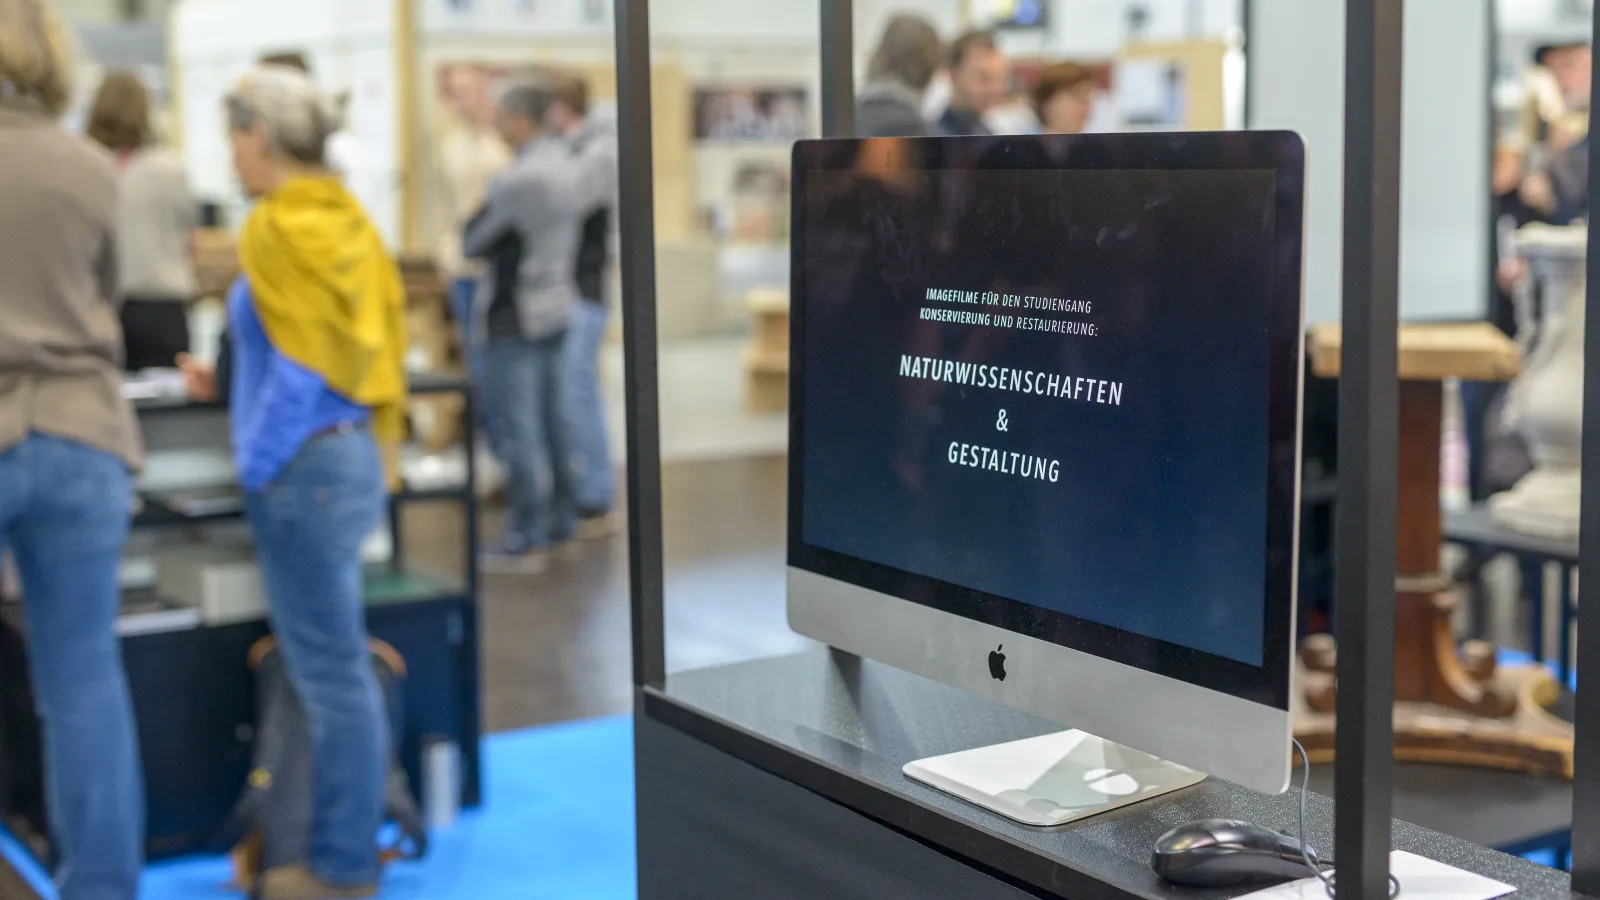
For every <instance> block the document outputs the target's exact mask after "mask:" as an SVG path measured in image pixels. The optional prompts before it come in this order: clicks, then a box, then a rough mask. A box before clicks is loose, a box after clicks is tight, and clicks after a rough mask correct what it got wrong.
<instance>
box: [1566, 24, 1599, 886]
mask: <svg viewBox="0 0 1600 900" xmlns="http://www.w3.org/2000/svg"><path fill="white" fill-rule="evenodd" d="M1593 37H1594V38H1597V39H1600V6H1596V7H1595V10H1594V21H1593ZM1593 85H1594V86H1596V87H1600V72H1596V73H1595V74H1594V81H1593ZM1597 163H1600V147H1597V145H1596V144H1595V143H1594V142H1593V141H1590V143H1589V166H1590V170H1591V171H1593V170H1594V169H1593V167H1594V166H1595V165H1596V164H1597ZM1597 199H1600V190H1597V189H1596V185H1595V180H1594V178H1593V177H1591V178H1590V180H1589V208H1590V209H1596V208H1600V206H1597V204H1596V200H1597ZM1588 253H1589V258H1588V264H1587V274H1588V278H1589V281H1588V285H1587V287H1586V289H1585V290H1586V295H1585V297H1584V302H1585V303H1587V304H1588V305H1589V306H1590V307H1593V306H1594V304H1595V302H1596V301H1595V294H1596V288H1595V285H1596V283H1597V282H1600V253H1596V252H1595V246H1594V241H1593V240H1592V239H1591V240H1590V242H1589V250H1588ZM1583 358H1584V375H1583V395H1584V398H1585V400H1586V402H1585V403H1584V407H1583V471H1584V472H1585V473H1587V474H1586V477H1585V478H1584V479H1583V488H1582V496H1581V498H1580V500H1579V503H1580V504H1581V506H1580V509H1581V511H1582V512H1581V522H1582V523H1583V525H1582V528H1581V529H1580V530H1579V533H1578V568H1579V570H1580V571H1588V572H1595V573H1600V327H1596V326H1594V325H1590V326H1588V329H1587V333H1586V334H1585V335H1584V342H1583ZM1591 624H1594V625H1595V626H1596V630H1595V636H1596V637H1595V639H1594V640H1588V641H1579V642H1578V662H1577V668H1578V671H1579V672H1580V673H1581V672H1591V673H1593V672H1600V603H1589V604H1587V605H1584V606H1580V607H1579V609H1578V630H1579V633H1580V634H1582V633H1583V632H1584V631H1585V629H1586V628H1587V627H1589V626H1590V625H1591ZM1583 698H1584V695H1583V694H1579V696H1578V701H1579V702H1577V703H1575V704H1574V706H1575V707H1576V718H1575V721H1574V723H1573V725H1574V729H1575V735H1574V737H1575V739H1576V744H1575V746H1574V747H1573V757H1574V759H1573V763H1574V766H1573V780H1572V889H1573V890H1574V891H1576V892H1578V893H1582V894H1589V895H1591V896H1597V897H1600V703H1594V702H1589V703H1583V702H1582V700H1583Z"/></svg>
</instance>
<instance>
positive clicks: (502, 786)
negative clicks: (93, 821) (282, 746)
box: [143, 716, 637, 900]
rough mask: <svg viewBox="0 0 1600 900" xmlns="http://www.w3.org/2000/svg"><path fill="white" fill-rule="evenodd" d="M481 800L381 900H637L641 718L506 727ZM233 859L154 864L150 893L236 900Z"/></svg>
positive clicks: (169, 899)
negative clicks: (636, 725)
mask: <svg viewBox="0 0 1600 900" xmlns="http://www.w3.org/2000/svg"><path fill="white" fill-rule="evenodd" d="M483 777H484V784H483V786H484V791H483V793H484V798H485V800H484V804H483V806H482V807H481V808H479V809H476V810H470V811H468V812H465V813H463V814H462V817H461V820H460V821H459V822H457V823H456V825H455V826H454V827H452V828H449V829H447V830H445V831H443V832H440V833H438V834H436V835H434V836H433V838H432V842H431V843H432V845H431V846H430V847H429V849H428V856H427V858H426V859H425V860H422V861H419V862H415V863H396V864H394V865H391V866H389V867H388V868H387V870H386V871H385V872H384V879H383V891H382V893H381V894H379V896H380V897H381V898H383V900H469V898H470V900H545V898H549V900H632V898H633V897H635V896H636V893H637V892H636V888H635V877H634V853H633V848H634V838H633V722H632V720H631V719H630V718H629V717H627V716H617V717H615V718H607V719H595V720H591V721H586V722H574V723H569V724H564V725H555V726H550V727H545V728H535V729H530V730H527V731H514V732H505V733H501V734H494V735H490V736H489V737H486V738H485V739H484V742H483ZM231 876H232V872H231V870H230V868H229V864H228V861H227V860H226V859H221V858H216V857H204V858H191V859H182V860H176V861H173V862H165V863H157V864H155V865H152V866H151V867H150V869H149V871H147V872H146V873H145V879H144V893H143V897H144V900H238V898H239V897H241V896H242V895H241V894H240V893H238V892H237V891H233V890H230V889H229V888H228V887H227V883H228V881H229V880H230V878H231Z"/></svg>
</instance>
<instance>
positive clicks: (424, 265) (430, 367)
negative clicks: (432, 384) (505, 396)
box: [399, 254, 467, 453]
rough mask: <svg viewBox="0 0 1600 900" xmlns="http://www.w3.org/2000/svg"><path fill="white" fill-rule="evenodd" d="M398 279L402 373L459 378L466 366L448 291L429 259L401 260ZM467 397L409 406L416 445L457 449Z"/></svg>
mask: <svg viewBox="0 0 1600 900" xmlns="http://www.w3.org/2000/svg"><path fill="white" fill-rule="evenodd" d="M399 262H400V277H401V279H402V280H403V281H404V283H405V292H406V325H407V332H408V336H409V338H410V341H411V343H410V346H409V347H408V348H407V352H406V368H407V369H408V370H409V371H412V372H424V373H427V374H429V375H435V376H451V377H461V375H462V373H463V372H464V371H465V369H466V365H465V363H464V361H463V360H462V357H461V341H460V339H459V337H458V335H459V333H460V329H459V328H458V327H457V325H456V322H455V319H454V318H452V317H451V314H450V295H449V289H448V288H447V287H446V286H445V284H444V282H443V281H441V280H440V279H439V270H438V267H437V266H436V265H435V264H434V262H433V259H432V257H428V256H422V255H415V254H407V255H403V256H401V257H400V260H399ZM466 399H467V398H466V394H464V393H439V394H431V395H427V396H423V397H417V398H414V399H413V400H412V401H411V407H410V411H411V432H412V435H413V436H414V437H415V438H416V440H417V443H419V444H421V445H422V446H423V448H425V449H426V450H428V451H429V452H431V453H439V452H441V451H443V450H447V449H449V448H450V447H454V446H455V445H457V444H459V443H461V422H462V417H461V413H462V411H463V410H464V409H465V408H466V407H465V404H466Z"/></svg>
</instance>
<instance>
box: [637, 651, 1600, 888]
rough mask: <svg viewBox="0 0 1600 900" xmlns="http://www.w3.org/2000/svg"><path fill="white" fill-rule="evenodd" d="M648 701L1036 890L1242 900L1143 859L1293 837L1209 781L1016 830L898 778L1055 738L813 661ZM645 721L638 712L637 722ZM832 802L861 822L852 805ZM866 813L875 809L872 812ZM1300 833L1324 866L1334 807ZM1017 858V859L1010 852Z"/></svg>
mask: <svg viewBox="0 0 1600 900" xmlns="http://www.w3.org/2000/svg"><path fill="white" fill-rule="evenodd" d="M659 700H665V701H668V702H669V703H670V705H671V706H672V707H677V708H681V709H686V710H689V711H690V713H691V714H692V715H694V716H696V718H699V719H704V720H707V724H708V725H709V726H710V727H712V728H714V729H715V728H724V729H726V728H727V727H728V726H732V728H731V730H730V733H733V732H738V733H742V734H743V735H745V736H754V737H756V738H759V739H761V740H762V741H764V742H765V743H766V744H768V745H773V746H776V747H779V748H783V749H785V750H788V751H790V752H792V753H794V754H799V755H800V756H801V757H802V758H806V759H807V760H808V761H815V762H817V763H820V764H821V765H822V767H823V769H822V770H823V771H830V772H831V773H839V774H843V775H845V776H848V777H847V778H846V779H843V780H842V781H841V780H838V779H835V780H834V782H830V783H840V784H844V785H846V786H848V789H849V790H850V791H852V792H854V791H868V792H871V791H877V792H885V793H887V794H889V795H891V796H890V797H889V798H888V799H890V800H903V801H905V802H903V803H899V804H890V806H892V807H897V808H903V809H905V810H907V811H908V812H907V815H906V816H905V817H904V819H903V820H902V821H890V822H889V824H891V825H894V826H895V827H898V828H902V829H903V830H908V831H911V832H913V833H918V836H919V837H923V838H925V839H930V838H933V836H934V835H935V834H938V835H944V836H945V838H948V837H949V836H950V835H952V834H958V833H959V831H952V830H951V829H949V828H942V827H941V828H931V827H928V824H927V821H926V819H925V815H926V813H929V812H931V813H936V814H938V815H939V816H940V817H943V818H944V819H946V820H950V821H954V822H956V823H959V824H961V825H963V826H966V827H967V828H970V829H972V830H973V833H974V834H975V835H977V836H983V837H987V838H997V839H998V840H975V841H971V842H966V843H965V845H964V846H960V847H956V846H948V844H949V843H950V842H949V841H948V840H946V839H936V840H937V842H939V843H944V844H947V846H946V849H947V850H950V851H953V852H955V853H957V854H958V855H963V856H971V857H975V858H976V861H977V862H980V863H982V864H984V865H986V866H989V867H990V868H992V869H995V870H998V871H1000V872H1004V873H1005V874H1007V875H1010V876H1011V877H1014V878H1017V879H1019V880H1021V881H1024V882H1026V883H1029V884H1033V885H1035V886H1038V887H1043V888H1046V889H1049V888H1052V887H1060V888H1062V889H1064V890H1066V889H1071V888H1072V887H1073V885H1074V884H1076V885H1079V886H1081V885H1082V884H1083V883H1084V882H1083V879H1084V877H1085V876H1087V877H1088V878H1092V879H1093V880H1094V881H1095V882H1099V883H1102V884H1103V885H1104V887H1106V888H1109V889H1110V890H1109V891H1107V892H1106V894H1107V895H1108V896H1109V895H1121V896H1126V897H1141V898H1147V900H1178V898H1182V900H1220V898H1227V897H1234V896H1239V895H1242V894H1245V893H1249V890H1248V889H1243V890H1240V889H1232V890H1201V889H1194V888H1180V887H1175V886H1173V885H1170V884H1167V883H1166V882H1164V881H1161V880H1160V879H1158V878H1157V877H1156V876H1155V875H1154V874H1153V873H1152V872H1151V871H1150V868H1149V853H1150V847H1151V846H1152V845H1153V844H1154V843H1155V841H1156V839H1157V838H1158V837H1160V836H1161V835H1162V834H1163V833H1165V832H1166V831H1167V830H1168V829H1170V828H1172V827H1173V826H1175V825H1179V824H1182V823H1184V822H1188V821H1192V820H1194V819H1203V818H1212V817H1220V818H1231V819H1244V820H1247V821H1252V822H1256V823H1259V824H1261V825H1265V826H1269V827H1272V828H1279V829H1284V830H1288V831H1290V832H1292V831H1293V829H1294V828H1295V822H1296V812H1297V807H1298V799H1299V794H1298V792H1297V791H1296V792H1291V793H1290V794H1286V795H1283V796H1278V797H1273V796H1268V795H1265V794H1258V793H1255V792H1253V791H1249V790H1246V789H1244V788H1241V787H1238V786H1236V785H1232V784H1229V783H1227V782H1223V781H1219V780H1216V779H1209V780H1207V781H1205V782H1203V783H1201V784H1200V785H1197V786H1195V787H1193V788H1188V789H1186V790H1184V791H1180V792H1178V793H1176V794H1172V795H1168V796H1165V797H1161V798H1157V799H1154V800H1150V801H1147V802H1145V803H1140V804H1136V805H1134V806H1131V807H1125V808H1123V809H1120V810H1115V811H1112V812H1109V813H1105V814H1102V815H1099V816H1095V817H1093V818H1091V819H1088V820H1085V821H1082V822H1077V823H1072V824H1069V825H1065V826H1061V827H1058V828H1051V829H1041V828H1031V827H1028V826H1025V825H1020V824H1017V823H1015V822H1012V821H1010V820H1008V819H1005V818H1002V817H1000V816H997V815H995V814H993V813H990V812H988V811H986V810H983V809H980V808H978V807H976V806H973V805H971V804H968V803H966V802H965V801H962V800H959V799H956V798H954V797H950V796H948V795H946V794H943V793H941V792H939V791H936V790H934V789H932V788H929V787H926V786H924V785H921V784H919V783H916V782H913V781H911V780H910V779H908V778H906V777H905V776H904V775H903V774H902V773H901V771H900V769H901V766H902V765H904V764H905V763H907V762H909V761H911V760H913V759H919V758H922V757H926V756H935V755H938V754H942V753H950V752H954V751H956V750H963V749H968V748H971V747H976V746H981V745H985V744H993V743H999V742H1001V741H1007V740H1015V739H1018V738H1024V737H1031V736H1034V735H1038V734H1044V733H1047V732H1050V731H1055V730H1059V728H1060V726H1058V725H1055V724H1052V723H1050V722H1048V721H1045V720H1043V719H1039V718H1036V717H1033V716H1029V715H1027V714H1024V713H1020V712H1017V711H1015V710H1012V709H1009V708H1006V707H1003V706H999V705H996V704H994V703H990V702H988V701H985V700H982V699H979V698H977V697H974V696H972V695H970V694H967V693H965V692H963V691H959V690H955V689H953V688H949V687H945V686H944V685H940V684H937V683H935V682H932V681H929V680H927V679H924V678H920V677H917V676H914V675H910V674H907V673H904V672H901V671H899V670H896V669H893V668H890V667H887V666H882V665H878V664H876V663H872V662H869V661H859V660H856V659H854V658H853V657H848V656H843V655H836V654H834V653H832V652H830V651H828V650H826V649H822V648H818V649H816V650H813V651H808V652H805V653H802V654H798V655H794V656H784V657H777V658H772V659H762V660H756V661H753V662H747V663H740V664H737V665H732V666H722V667H718V668H714V669H702V670H698V671H691V672H682V673H677V674H674V675H672V676H670V677H669V678H668V682H667V687H666V690H665V691H664V692H663V693H662V694H661V695H660V698H659ZM658 702H659V701H658ZM650 707H651V703H649V702H647V703H646V710H647V713H648V711H649V709H650ZM833 799H835V800H838V801H840V802H843V803H845V804H846V805H849V806H856V807H857V808H860V805H859V804H858V803H854V802H852V798H850V797H837V796H836V797H833ZM858 799H859V798H858ZM875 799H876V800H878V801H882V800H883V799H884V798H882V797H878V798H875ZM876 806H877V807H878V808H885V807H883V804H882V803H881V802H880V803H877V804H876ZM919 821H920V822H921V824H919ZM937 824H938V825H940V826H943V825H946V824H948V823H947V822H939V823H937ZM1306 828H1307V834H1308V836H1309V838H1310V840H1311V843H1312V845H1313V846H1316V847H1319V848H1323V849H1324V851H1325V852H1326V851H1327V850H1330V849H1331V847H1332V834H1333V802H1332V801H1331V800H1329V799H1327V798H1325V797H1322V796H1319V795H1313V796H1312V797H1311V802H1310V806H1309V808H1308V811H1307V819H1306ZM1394 846H1395V848H1396V849H1398V850H1407V851H1410V852H1412V853H1416V854H1418V855H1421V856H1425V857H1428V858H1430V859H1436V860H1439V861H1441V862H1444V863H1448V864H1450V865H1453V866H1457V867H1459V868H1462V869H1465V870H1467V871H1471V872H1476V873H1478V874H1480V875H1484V876H1487V877H1489V878H1493V879H1495V880H1497V881H1501V882H1505V883H1507V884H1511V885H1514V886H1515V887H1516V888H1517V889H1518V891H1519V895H1520V896H1522V897H1527V898H1540V900H1545V898H1548V900H1556V898H1560V900H1568V898H1570V897H1571V896H1572V894H1571V890H1570V887H1569V884H1570V881H1569V878H1568V876H1567V875H1566V874H1565V873H1563V872H1559V871H1556V870H1553V869H1549V868H1545V867H1543V866H1540V865H1537V864H1534V863H1530V862H1527V861H1526V860H1522V859H1519V858H1516V857H1512V856H1507V855H1506V854H1503V853H1499V852H1496V851H1493V850H1488V849H1486V848H1484V847H1481V846H1479V845H1477V844H1473V843H1470V842H1467V841H1463V840H1460V839H1458V838H1453V837H1449V836H1446V835H1443V834H1439V833H1438V832H1434V831H1428V830H1426V829H1423V828H1420V827H1418V826H1415V825H1410V824H1407V823H1404V822H1398V821H1397V822H1396V823H1395V826H1394ZM985 848H989V849H988V850H986V849H985ZM994 848H1000V850H995V849H994ZM1018 850H1021V851H1025V852H1020V853H1019V852H1015V851H1018ZM1001 851H1004V852H1001ZM985 857H987V858H985ZM1097 893H1099V892H1097Z"/></svg>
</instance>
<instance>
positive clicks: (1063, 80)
mask: <svg viewBox="0 0 1600 900" xmlns="http://www.w3.org/2000/svg"><path fill="white" fill-rule="evenodd" d="M1094 92H1095V77H1094V70H1093V69H1090V68H1089V67H1088V66H1081V65H1078V64H1077V63H1071V62H1064V63H1056V64H1055V65H1053V66H1050V67H1048V68H1046V69H1045V70H1044V71H1042V72H1040V73H1039V80H1038V81H1037V82H1035V83H1034V86H1033V90H1032V97H1031V99H1032V101H1033V111H1034V114H1035V115H1037V116H1038V117H1039V127H1040V130H1042V131H1044V133H1046V134H1082V133H1083V132H1084V130H1085V129H1086V128H1088V126H1089V115H1090V113H1092V112H1094Z"/></svg>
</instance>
